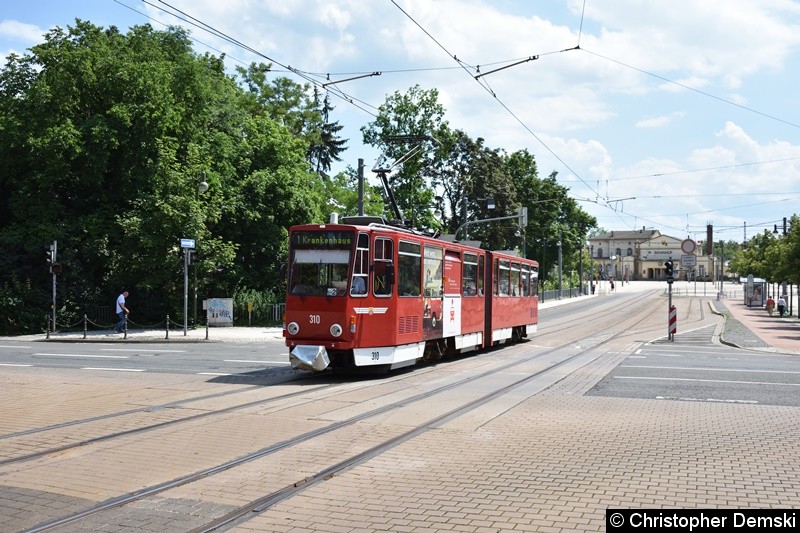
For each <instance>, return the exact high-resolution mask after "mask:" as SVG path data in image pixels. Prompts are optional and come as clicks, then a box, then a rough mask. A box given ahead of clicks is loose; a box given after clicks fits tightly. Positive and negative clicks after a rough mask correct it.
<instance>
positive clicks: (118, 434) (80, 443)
mask: <svg viewBox="0 0 800 533" xmlns="http://www.w3.org/2000/svg"><path fill="white" fill-rule="evenodd" d="M642 298H646V295H643V296H638V295H637V297H636V298H635V299H634V300H633V303H635V302H637V301H639V300H640V299H642ZM567 329H574V325H573V326H566V327H564V328H556V329H555V330H553V331H547V332H545V333H542V334H539V335H538V336H549V335H558V334H560V333H561V332H563V331H564V330H567ZM417 372H423V370H422V369H417ZM314 377H315V376H308V377H306V378H299V379H313V378H314ZM336 386H338V384H328V385H323V386H321V387H320V388H319V390H326V389H330V388H333V387H336ZM262 388H263V387H262V386H260V385H255V386H252V387H247V388H244V389H240V390H235V391H223V392H218V393H213V394H206V395H202V396H197V397H193V398H187V399H183V400H178V401H173V402H168V403H162V404H157V405H150V406H144V407H139V408H135V409H128V410H125V411H118V412H115V413H108V414H104V415H99V416H96V417H89V418H85V419H81V420H73V421H68V422H63V423H60V424H52V425H49V426H43V427H40V428H32V429H28V430H23V431H18V432H15V433H8V434H5V435H0V440H7V439H12V438H21V437H26V436H32V435H39V434H41V433H47V432H55V431H59V430H62V429H66V428H70V427H73V426H79V425H85V424H92V423H96V422H102V421H106V420H110V419H114V418H121V417H126V416H133V415H138V414H142V413H148V412H157V411H162V410H168V409H178V408H185V407H188V406H190V405H191V404H193V403H197V402H202V401H206V400H212V399H220V398H224V397H228V396H235V395H240V394H247V393H249V392H252V391H254V390H258V389H262ZM307 392H308V391H307V390H304V391H299V392H296V393H289V394H286V395H281V396H278V397H273V398H265V399H260V400H254V401H250V402H245V403H241V404H236V405H233V406H229V407H226V408H223V409H215V410H209V411H205V412H203V413H196V414H192V415H189V416H186V417H181V418H176V419H173V420H165V421H160V422H156V423H152V424H147V425H144V426H140V427H136V428H132V429H125V430H121V431H112V432H110V433H106V434H102V435H97V436H94V437H91V438H79V439H78V440H75V441H74V442H69V443H66V444H61V445H58V446H52V447H50V448H47V449H43V450H37V451H34V452H30V453H25V454H22V455H17V456H13V457H6V458H3V459H0V466H5V465H10V464H15V463H22V462H25V461H30V460H35V459H39V458H42V457H46V456H48V455H52V454H57V453H63V452H66V451H69V450H72V449H75V448H80V447H84V446H89V445H92V444H97V443H102V442H106V441H109V440H112V439H117V438H122V437H130V436H134V435H137V434H144V433H147V432H150V431H155V430H159V429H165V428H169V427H171V426H178V425H180V424H185V423H189V422H194V421H197V420H201V419H204V418H210V417H213V416H218V415H222V414H226V413H231V412H234V411H237V410H240V409H247V408H252V407H256V406H259V405H266V404H268V403H269V402H277V401H281V400H286V399H291V398H293V397H296V396H301V395H304V394H307ZM39 440H41V439H40V438H39Z"/></svg>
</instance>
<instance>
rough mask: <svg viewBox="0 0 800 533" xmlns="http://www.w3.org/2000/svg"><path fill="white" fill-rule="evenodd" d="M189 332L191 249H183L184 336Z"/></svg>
mask: <svg viewBox="0 0 800 533" xmlns="http://www.w3.org/2000/svg"><path fill="white" fill-rule="evenodd" d="M188 331H189V249H188V248H184V249H183V336H184V337H185V336H187V335H188Z"/></svg>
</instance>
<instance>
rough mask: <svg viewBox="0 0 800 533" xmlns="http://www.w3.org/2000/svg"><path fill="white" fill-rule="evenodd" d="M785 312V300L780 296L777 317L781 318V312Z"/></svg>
mask: <svg viewBox="0 0 800 533" xmlns="http://www.w3.org/2000/svg"><path fill="white" fill-rule="evenodd" d="M785 310H786V299H785V298H784V297H783V296H781V297H779V298H778V316H779V317H781V318H783V312H784V311H785Z"/></svg>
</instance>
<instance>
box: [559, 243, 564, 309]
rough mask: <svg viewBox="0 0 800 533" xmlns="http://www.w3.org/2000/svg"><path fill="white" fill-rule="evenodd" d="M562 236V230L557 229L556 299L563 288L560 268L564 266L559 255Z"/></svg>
mask: <svg viewBox="0 0 800 533" xmlns="http://www.w3.org/2000/svg"><path fill="white" fill-rule="evenodd" d="M563 238H564V232H563V231H561V230H559V232H558V299H559V300H560V299H561V294H562V290H563V288H562V286H561V282H562V278H561V276H562V268H563V266H564V265H563V261H562V259H563V257H562V256H561V241H562V240H563Z"/></svg>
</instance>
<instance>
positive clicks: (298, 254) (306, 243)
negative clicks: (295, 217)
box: [289, 231, 355, 296]
mask: <svg viewBox="0 0 800 533" xmlns="http://www.w3.org/2000/svg"><path fill="white" fill-rule="evenodd" d="M354 241H355V234H354V233H350V232H346V231H303V232H294V233H293V234H292V239H291V272H290V276H289V293H290V294H296V295H299V296H344V295H345V293H346V289H347V280H348V279H349V277H348V272H349V268H350V264H351V260H350V259H351V253H352V247H353V243H354Z"/></svg>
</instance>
